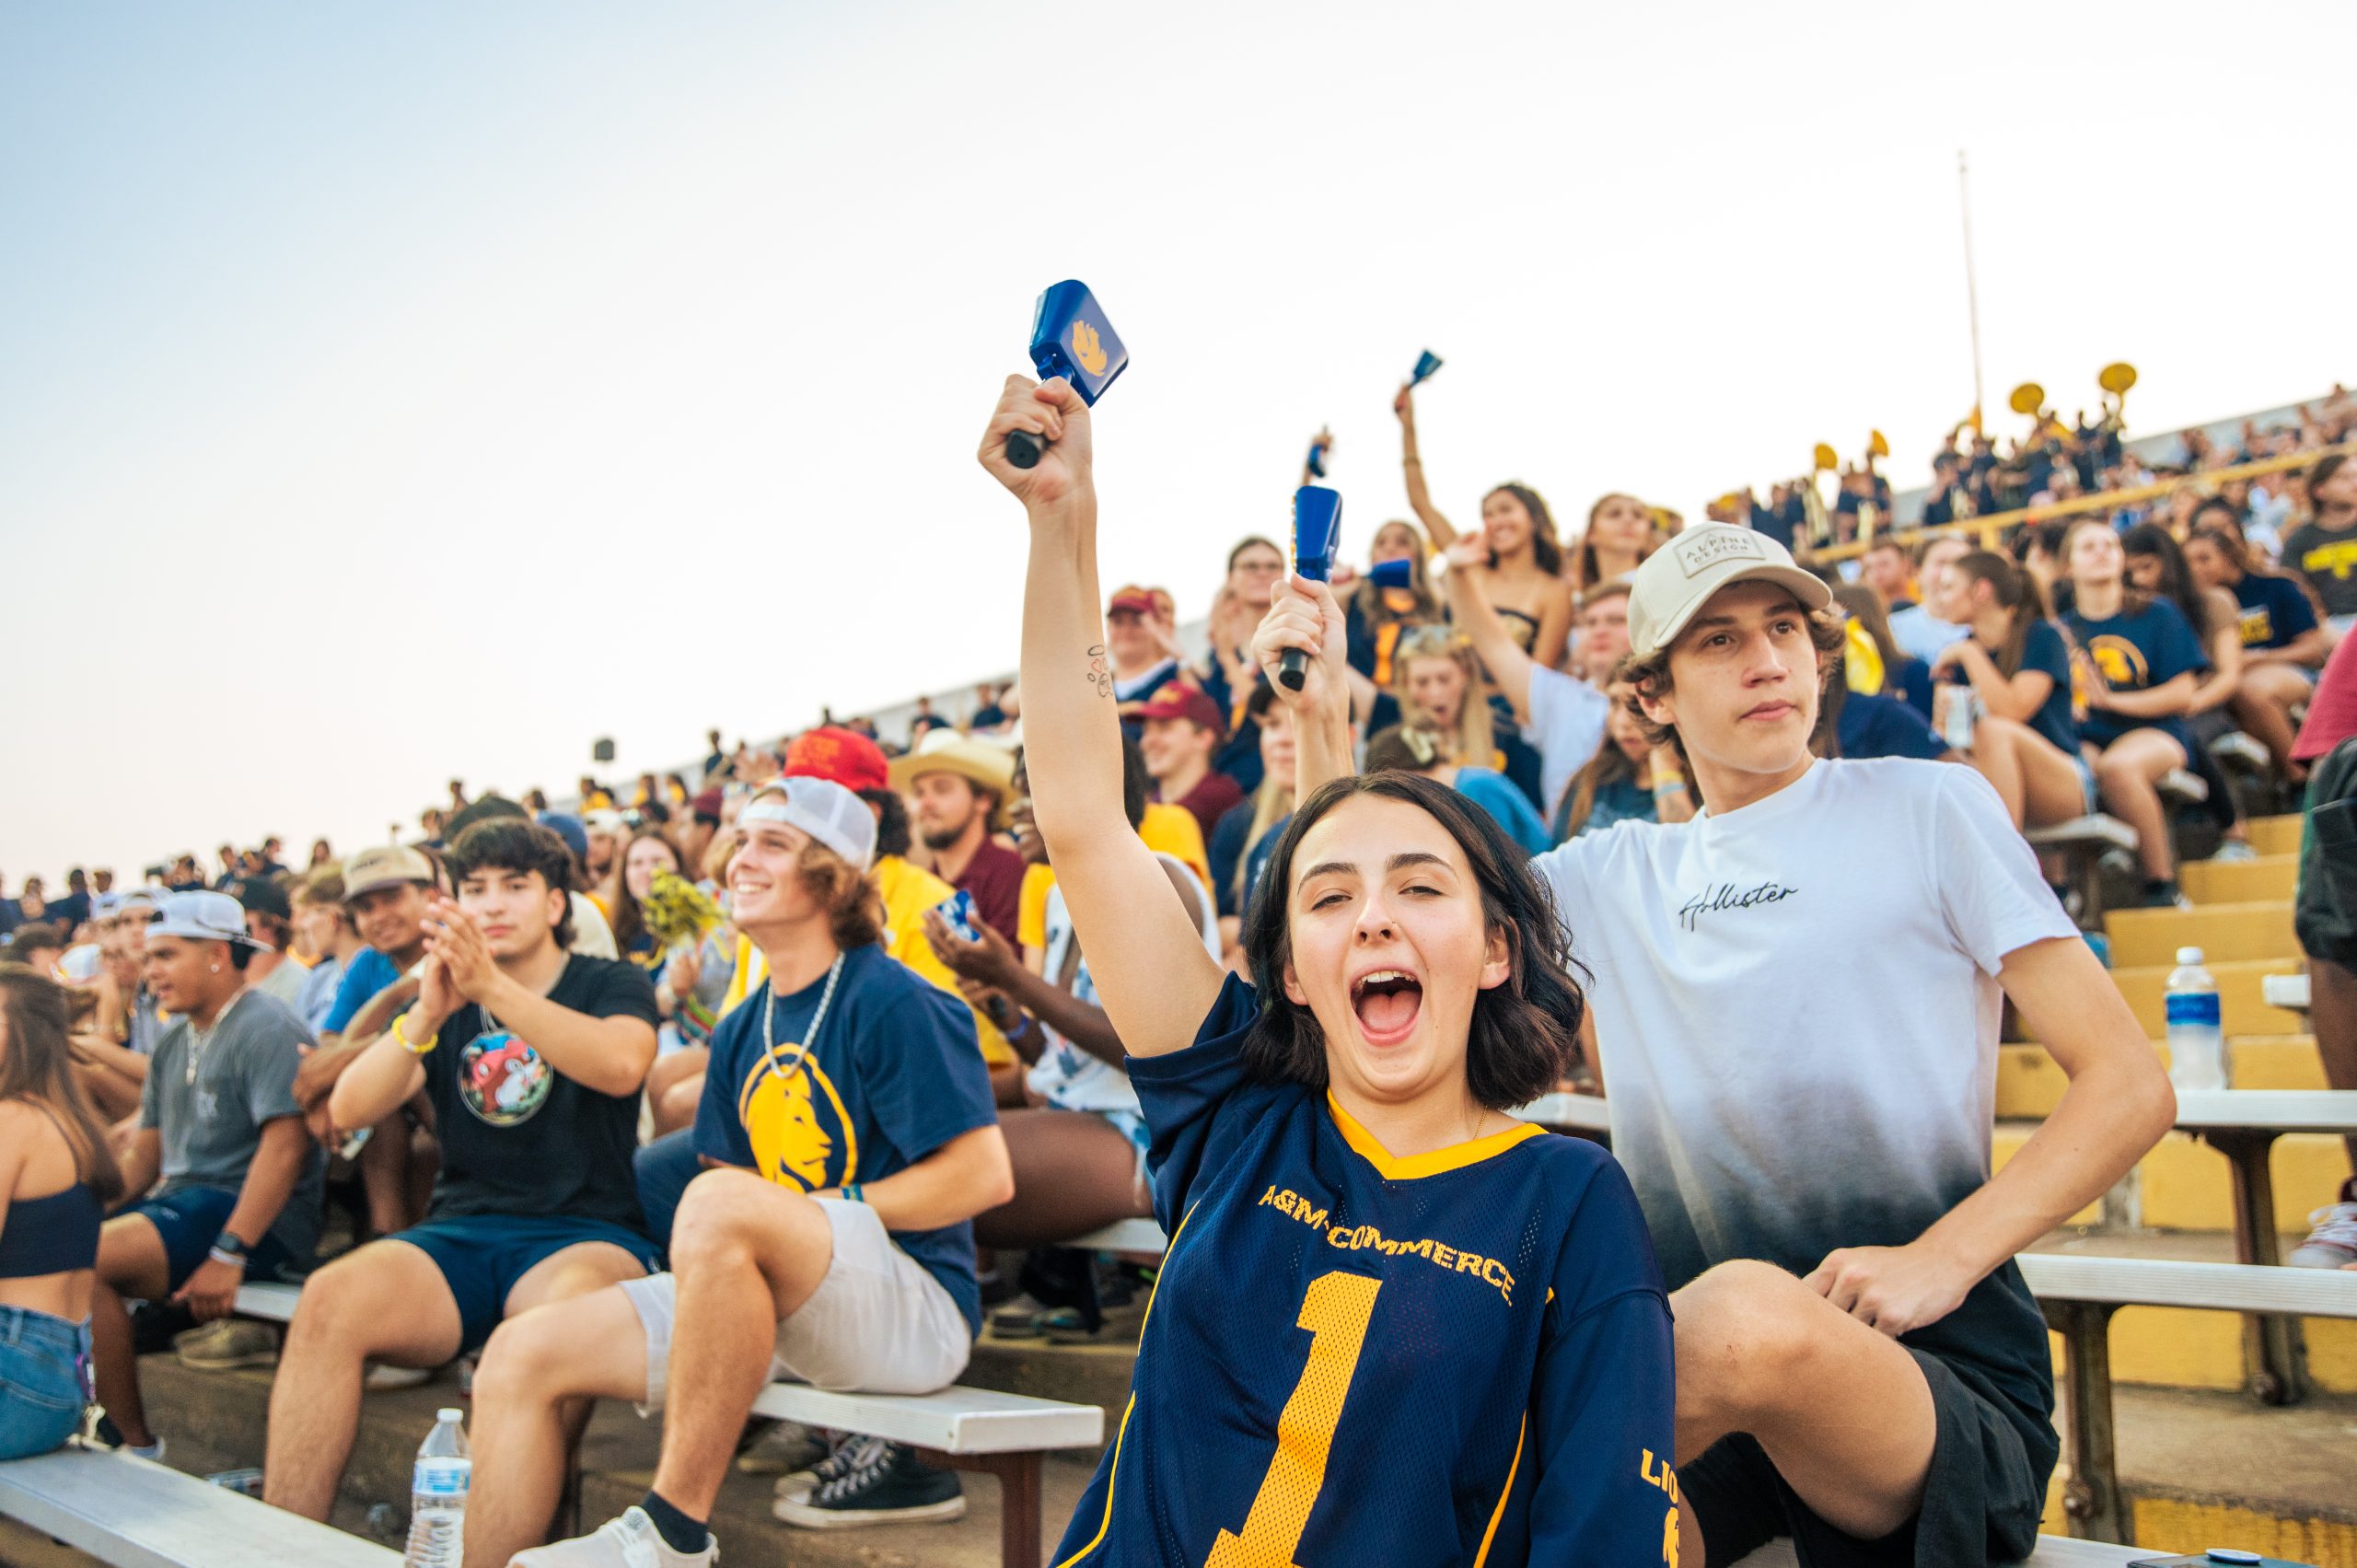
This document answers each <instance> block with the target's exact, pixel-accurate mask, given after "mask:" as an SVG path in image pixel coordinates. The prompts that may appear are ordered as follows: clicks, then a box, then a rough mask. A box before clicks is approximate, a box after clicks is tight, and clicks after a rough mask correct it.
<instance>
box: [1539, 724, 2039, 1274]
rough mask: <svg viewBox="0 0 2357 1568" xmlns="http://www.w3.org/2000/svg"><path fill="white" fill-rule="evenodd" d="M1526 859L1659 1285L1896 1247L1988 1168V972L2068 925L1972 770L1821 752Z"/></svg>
mask: <svg viewBox="0 0 2357 1568" xmlns="http://www.w3.org/2000/svg"><path fill="white" fill-rule="evenodd" d="M1532 864H1533V867H1534V869H1536V870H1538V872H1539V873H1540V874H1541V875H1542V876H1544V877H1545V878H1546V879H1547V881H1548V882H1549V883H1550V885H1551V887H1552V888H1553V889H1554V894H1555V900H1556V907H1557V909H1558V911H1559V912H1560V913H1561V916H1562V920H1563V922H1564V923H1565V924H1566V925H1567V926H1568V927H1569V929H1570V933H1571V941H1572V951H1573V956H1574V957H1575V958H1579V959H1580V960H1581V961H1582V962H1583V963H1585V964H1586V965H1587V966H1588V968H1589V970H1591V971H1592V974H1593V977H1594V978H1593V981H1592V982H1591V984H1590V988H1589V996H1590V1000H1591V1003H1592V1005H1593V1006H1594V1008H1595V1013H1596V1039H1597V1043H1598V1046H1599V1048H1600V1053H1601V1057H1602V1066H1603V1070H1604V1082H1605V1088H1606V1092H1607V1094H1608V1096H1609V1099H1608V1104H1609V1106H1610V1108H1611V1115H1612V1147H1613V1153H1614V1154H1615V1155H1616V1156H1619V1158H1620V1163H1621V1164H1622V1165H1623V1166H1624V1167H1627V1169H1628V1172H1629V1177H1630V1179H1631V1182H1632V1183H1633V1184H1634V1186H1635V1188H1636V1191H1637V1198H1638V1201H1639V1202H1640V1203H1641V1204H1642V1205H1643V1209H1644V1213H1645V1220H1646V1223H1647V1224H1648V1225H1650V1226H1651V1228H1652V1231H1653V1237H1654V1247H1655V1251H1656V1252H1657V1253H1658V1254H1659V1256H1660V1259H1661V1266H1662V1272H1663V1274H1664V1275H1665V1276H1666V1278H1667V1279H1668V1281H1669V1283H1670V1286H1671V1288H1672V1289H1676V1288H1677V1287H1678V1286H1679V1285H1682V1284H1684V1283H1686V1282H1688V1281H1689V1280H1691V1279H1692V1278H1693V1277H1694V1276H1695V1275H1697V1274H1699V1273H1701V1272H1702V1271H1703V1270H1704V1269H1707V1268H1709V1267H1711V1266H1712V1265H1713V1264H1716V1263H1720V1262H1724V1261H1726V1260H1730V1259H1736V1258H1758V1259H1765V1260H1768V1261H1771V1262H1773V1263H1776V1264H1779V1265H1781V1266H1782V1267H1783V1268H1786V1269H1789V1270H1792V1271H1793V1272H1795V1273H1802V1274H1805V1273H1806V1272H1809V1271H1810V1270H1812V1269H1814V1268H1815V1267H1816V1266H1817V1263H1818V1262H1820V1261H1821V1260H1823V1259H1824V1257H1825V1255H1826V1254H1827V1253H1829V1252H1830V1251H1833V1250H1834V1249H1837V1248H1842V1247H1860V1246H1898V1245H1903V1244H1905V1243H1907V1242H1909V1241H1911V1240H1913V1239H1914V1238H1915V1237H1917V1236H1919V1235H1921V1234H1922V1232H1923V1231H1924V1230H1925V1229H1926V1228H1928V1227H1929V1226H1930V1225H1932V1224H1933V1222H1934V1221H1935V1220H1937V1219H1939V1218H1940V1216H1941V1215H1943V1214H1946V1213H1947V1212H1948V1211H1949V1210H1950V1209H1953V1208H1954V1207H1956V1204H1957V1203H1959V1202H1963V1201H1964V1200H1965V1199H1966V1198H1967V1197H1969V1196H1970V1195H1971V1194H1972V1193H1973V1192H1974V1191H1977V1190H1978V1189H1979V1188H1980V1187H1981V1186H1982V1185H1983V1184H1984V1183H1985V1182H1986V1181H1987V1180H1988V1179H1989V1163H1990V1132H1991V1119H1992V1115H1993V1106H1994V1098H1995V1088H1996V1073H1997V1030H1998V1018H1999V1014H2000V1011H2001V1008H2002V1006H2003V993H2002V992H2001V991H2000V990H1999V988H1998V985H1997V981H1996V978H1995V977H1996V973H1997V970H1998V969H1999V967H2000V966H2001V965H2002V964H2003V961H2004V958H2005V956H2006V955H2007V954H2009V953H2011V952H2014V950H2015V949H2017V948H2020V947H2027V946H2028V945H2029V944H2031V943H2034V942H2038V941H2041V940H2044V939H2046V938H2049V937H2057V936H2075V935H2077V931H2076V929H2075V928H2074V927H2073V925H2072V923H2071V922H2070V920H2069V919H2068V918H2067V917H2066V916H2065V915H2064V914H2063V912H2062V911H2061V907H2060V906H2059V905H2058V904H2057V903H2056V902H2055V900H2054V895H2053V893H2052V892H2051V891H2049V889H2048V888H2047V886H2046V883H2045V881H2044V880H2043V879H2042V878H2041V877H2040V876H2039V875H2038V863H2037V859H2036V857H2035V856H2034V855H2033V854H2032V853H2031V851H2030V848H2029V846H2028V844H2027V843H2026V842H2023V840H2022V837H2021V835H2020V834H2019V833H2018V832H2016V831H2015V830H2014V827H2013V824H2012V823H2011V822H2010V821H2009V820H2008V819H2006V816H2005V812H2004V808H2003V805H2002V804H2001V803H2000V802H1999V800H1998V798H1997V795H1996V792H1995V791H1994V790H1993V789H1991V787H1990V785H1989V784H1988V783H1987V781H1985V780H1983V779H1982V778H1981V777H1980V774H1978V773H1976V772H1972V771H1971V770H1970V769H1968V768H1964V767H1959V766H1956V765H1955V764H1953V763H1941V762H1923V761H1905V760H1896V759H1890V760H1875V761H1819V762H1817V764H1816V765H1815V766H1813V767H1812V768H1810V769H1809V771H1808V772H1806V773H1805V774H1804V775H1802V777H1801V778H1800V779H1799V780H1798V781H1797V782H1795V783H1794V784H1790V785H1788V786H1787V787H1785V788H1784V789H1782V790H1780V791H1778V792H1777V793H1776V794H1775V795H1772V796H1769V797H1768V798H1766V799H1765V800H1761V801H1758V802H1756V803H1754V804H1752V805H1750V806H1747V807H1743V808H1742V809H1740V810H1737V811H1734V812H1730V813H1728V814H1726V815H1724V816H1713V815H1711V814H1710V813H1708V812H1705V813H1702V814H1701V815H1699V816H1697V817H1696V818H1695V819H1693V820H1692V821H1690V822H1686V823H1680V824H1673V825H1662V824H1656V823H1650V822H1623V823H1620V824H1619V825H1617V826H1615V827H1614V828H1612V829H1611V830H1608V831H1606V832H1601V833H1591V834H1587V835H1585V836H1584V837H1582V838H1578V839H1574V840H1573V841H1572V842H1568V843H1565V844H1563V845H1562V846H1561V847H1559V848H1557V849H1554V850H1551V851H1550V852H1548V853H1547V854H1544V855H1541V856H1539V857H1538V859H1537V860H1535V861H1534V862H1533V863H1532ZM2007 1272H2010V1271H2007ZM2022 1305H2023V1306H2025V1307H2026V1305H2027V1299H2026V1295H2025V1296H2024V1297H2023V1302H2022ZM2031 1316H2032V1317H2033V1318H2034V1316H2035V1314H2034V1312H2033V1313H2032V1315H2031Z"/></svg>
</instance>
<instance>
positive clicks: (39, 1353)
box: [0, 1307, 90, 1459]
mask: <svg viewBox="0 0 2357 1568" xmlns="http://www.w3.org/2000/svg"><path fill="white" fill-rule="evenodd" d="M89 1365H90V1330H89V1325H88V1324H87V1323H69V1322H67V1321H66V1320H65V1319H64V1318H55V1317H52V1316H51V1315H50V1314H48V1313H46V1312H35V1311H32V1310H31V1309H29V1308H28V1307H0V1459H21V1458H27V1457H28V1456H29V1455H33V1454H46V1453H48V1452H49V1451H50V1450H51V1449H52V1448H56V1447H59V1446H63V1445H64V1442H65V1440H66V1439H67V1438H68V1437H71V1436H73V1435H74V1434H75V1432H76V1431H77V1430H79V1429H80V1427H81V1425H82V1407H83V1405H84V1404H86V1403H87V1402H88V1397H89V1387H88V1384H87V1373H88V1370H89Z"/></svg>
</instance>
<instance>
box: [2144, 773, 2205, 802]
mask: <svg viewBox="0 0 2357 1568" xmlns="http://www.w3.org/2000/svg"><path fill="white" fill-rule="evenodd" d="M2153 788H2154V792H2155V793H2156V794H2158V795H2159V796H2160V797H2161V798H2162V799H2163V800H2165V801H2168V802H2170V803H2172V804H2173V805H2177V806H2199V805H2200V804H2201V803H2202V802H2203V801H2205V800H2208V799H2209V798H2210V784H2209V782H2208V781H2207V780H2205V779H2203V778H2202V777H2201V775H2200V774H2199V773H2189V772H2186V771H2185V770H2184V769H2183V768H2171V769H2170V770H2169V771H2168V772H2165V773H2163V774H2162V775H2161V782H2160V783H2159V784H2154V786H2153Z"/></svg>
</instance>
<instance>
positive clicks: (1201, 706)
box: [1134, 680, 1227, 735]
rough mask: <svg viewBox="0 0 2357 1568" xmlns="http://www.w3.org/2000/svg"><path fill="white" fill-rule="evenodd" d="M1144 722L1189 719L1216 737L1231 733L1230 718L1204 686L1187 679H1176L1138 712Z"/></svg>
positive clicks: (1157, 692)
mask: <svg viewBox="0 0 2357 1568" xmlns="http://www.w3.org/2000/svg"><path fill="white" fill-rule="evenodd" d="M1134 716H1135V717H1137V718H1140V719H1187V720H1190V722H1192V723H1194V724H1197V725H1200V726H1202V727H1203V728H1205V729H1207V730H1210V731H1211V732H1212V733H1213V735H1225V734H1226V733H1227V715H1226V714H1224V713H1221V712H1220V711H1219V704H1218V703H1214V702H1213V701H1212V699H1211V694H1210V693H1209V692H1207V691H1204V690H1203V689H1202V687H1200V686H1190V685H1188V684H1187V683H1186V682H1185V681H1183V680H1173V681H1171V682H1170V683H1169V684H1168V685H1167V686H1165V687H1163V688H1162V689H1161V690H1160V691H1156V692H1155V694H1154V695H1153V696H1152V697H1151V698H1149V699H1148V700H1147V702H1146V704H1145V706H1144V707H1142V708H1140V709H1138V710H1137V713H1136V714H1135V715H1134Z"/></svg>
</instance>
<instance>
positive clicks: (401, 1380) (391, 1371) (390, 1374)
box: [360, 1361, 435, 1394]
mask: <svg viewBox="0 0 2357 1568" xmlns="http://www.w3.org/2000/svg"><path fill="white" fill-rule="evenodd" d="M434 1371H435V1369H434V1368H432V1367H430V1366H388V1365H385V1364H384V1363H383V1362H380V1361H372V1362H370V1363H369V1364H368V1376H366V1377H363V1378H362V1379H361V1380H360V1386H361V1387H362V1388H366V1390H367V1391H368V1392H370V1393H372V1394H385V1393H390V1392H391V1391H392V1390H394V1389H396V1388H416V1387H417V1386H418V1385H419V1384H421V1383H430V1382H432V1381H433V1379H434Z"/></svg>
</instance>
